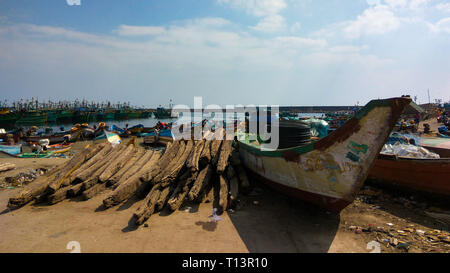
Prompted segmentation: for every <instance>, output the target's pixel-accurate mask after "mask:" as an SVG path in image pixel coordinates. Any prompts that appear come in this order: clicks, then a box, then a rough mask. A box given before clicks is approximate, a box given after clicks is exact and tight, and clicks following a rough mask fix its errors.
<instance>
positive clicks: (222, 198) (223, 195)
mask: <svg viewBox="0 0 450 273" xmlns="http://www.w3.org/2000/svg"><path fill="white" fill-rule="evenodd" d="M219 183H220V191H219V212H220V213H223V212H224V211H226V210H227V208H228V181H227V180H226V178H225V177H224V176H223V175H219Z"/></svg>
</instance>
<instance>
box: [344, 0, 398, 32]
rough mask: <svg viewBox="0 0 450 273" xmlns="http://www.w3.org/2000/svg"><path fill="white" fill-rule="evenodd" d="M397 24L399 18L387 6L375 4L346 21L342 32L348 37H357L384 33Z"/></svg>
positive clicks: (395, 27) (391, 29)
mask: <svg viewBox="0 0 450 273" xmlns="http://www.w3.org/2000/svg"><path fill="white" fill-rule="evenodd" d="M399 26H400V19H399V18H398V17H396V16H395V14H394V13H393V12H392V10H391V9H389V7H387V6H385V5H377V6H373V7H370V8H368V9H366V10H365V11H364V12H363V14H361V15H359V16H358V18H357V19H356V20H354V21H350V22H348V24H347V26H346V27H345V28H344V33H345V34H346V35H347V36H348V37H350V38H359V37H360V36H361V35H363V34H384V33H387V32H390V31H393V30H396V29H398V28H399Z"/></svg>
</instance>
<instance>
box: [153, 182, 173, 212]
mask: <svg viewBox="0 0 450 273" xmlns="http://www.w3.org/2000/svg"><path fill="white" fill-rule="evenodd" d="M173 189H174V187H173V186H169V187H165V188H164V189H162V190H161V194H160V195H159V199H158V201H157V202H156V206H155V211H160V210H162V209H163V208H164V206H165V205H166V203H167V201H169V198H170V193H171V191H172V190H173Z"/></svg>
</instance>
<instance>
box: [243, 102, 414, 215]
mask: <svg viewBox="0 0 450 273" xmlns="http://www.w3.org/2000/svg"><path fill="white" fill-rule="evenodd" d="M410 102H411V99H409V98H393V99H386V100H373V101H371V102H370V103H369V104H367V105H366V106H365V107H364V108H363V109H361V110H360V111H359V112H357V113H356V115H355V116H354V117H353V118H351V119H350V120H349V121H347V122H346V123H345V124H344V125H343V126H342V127H340V128H339V129H337V130H336V131H334V132H333V133H331V134H330V135H328V136H327V137H325V138H322V139H320V140H318V141H316V142H313V143H311V144H307V145H305V146H298V147H292V148H285V149H279V150H265V149H263V148H262V147H261V146H260V145H259V144H258V143H257V142H256V141H253V142H252V141H251V140H249V138H248V135H245V134H239V135H238V139H239V142H238V145H237V146H238V149H239V153H240V155H241V158H242V162H243V163H244V165H245V166H246V168H247V169H248V170H249V171H250V174H253V175H254V176H256V177H257V178H259V179H260V180H261V181H263V182H266V183H267V184H268V185H269V186H272V187H274V188H275V189H277V190H279V191H281V192H284V193H286V194H289V195H291V196H294V197H297V198H300V199H302V200H305V201H307V202H311V203H314V204H317V205H320V206H323V207H325V208H327V209H328V210H330V211H334V212H339V211H341V210H342V209H343V208H345V207H346V206H347V205H349V204H350V203H351V202H353V200H354V198H355V196H356V194H357V192H358V190H359V189H360V187H361V186H362V185H363V183H364V181H365V179H366V177H367V175H368V173H369V170H370V168H371V166H372V164H373V163H374V161H375V159H376V157H377V155H378V153H379V152H380V150H381V148H382V147H383V145H384V143H385V142H386V139H387V138H388V136H389V134H390V132H391V131H392V128H393V127H394V125H395V123H396V121H397V119H398V118H399V117H400V114H401V113H402V111H403V109H404V108H405V106H406V105H408V104H409V103H410ZM243 136H244V138H243Z"/></svg>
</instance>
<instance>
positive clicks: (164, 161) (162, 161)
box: [140, 141, 180, 182]
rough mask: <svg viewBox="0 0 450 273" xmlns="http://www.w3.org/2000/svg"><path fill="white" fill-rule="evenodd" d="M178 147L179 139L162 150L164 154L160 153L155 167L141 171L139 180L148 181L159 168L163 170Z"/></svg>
mask: <svg viewBox="0 0 450 273" xmlns="http://www.w3.org/2000/svg"><path fill="white" fill-rule="evenodd" d="M179 147H180V141H174V142H173V143H172V144H171V145H170V146H168V148H167V149H166V151H165V152H164V155H162V156H161V157H160V158H159V159H158V162H157V165H156V166H155V167H152V168H149V169H148V170H147V171H146V172H143V173H142V174H141V177H140V178H141V180H142V181H143V182H150V181H151V180H152V179H153V178H154V177H155V176H156V175H157V174H159V173H160V172H161V170H164V169H165V167H167V165H168V164H169V163H170V162H171V161H172V160H173V158H174V157H175V156H176V154H177V152H178V149H179Z"/></svg>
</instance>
